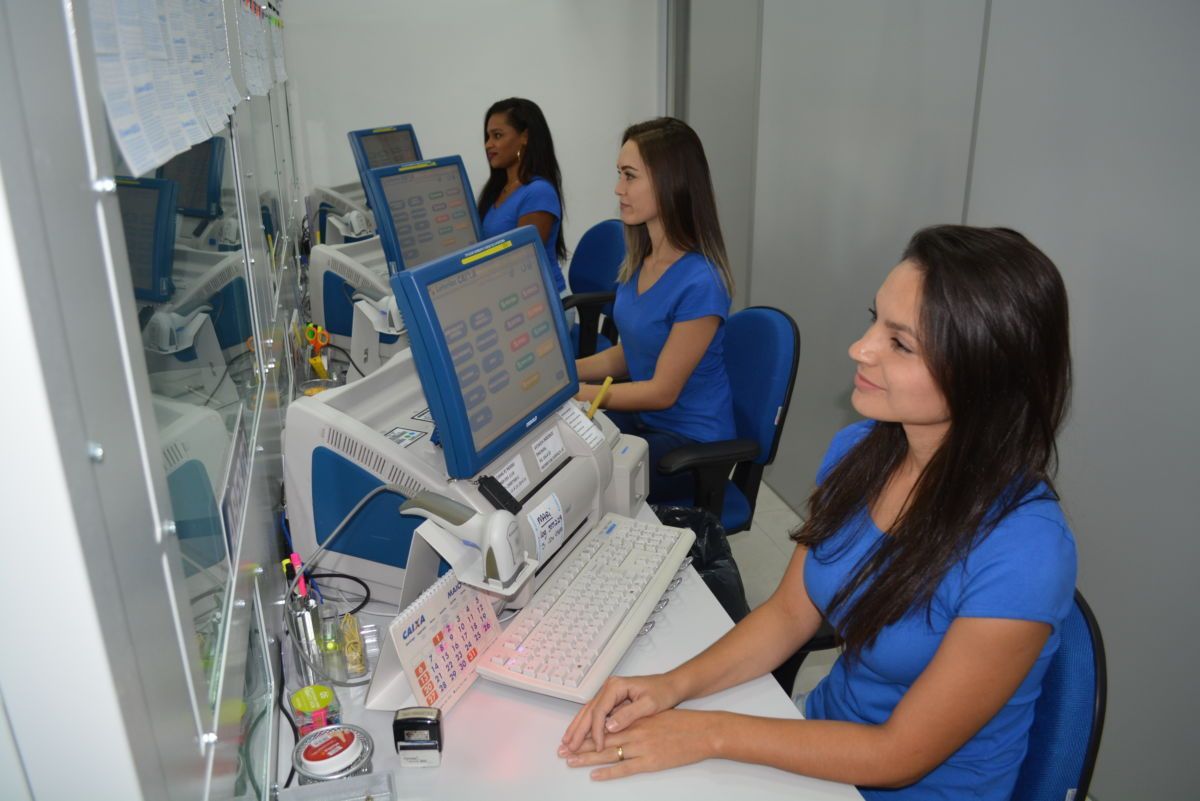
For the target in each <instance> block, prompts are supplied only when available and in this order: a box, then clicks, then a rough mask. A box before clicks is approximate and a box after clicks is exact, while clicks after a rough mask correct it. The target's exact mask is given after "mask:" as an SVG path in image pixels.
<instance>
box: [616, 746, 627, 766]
mask: <svg viewBox="0 0 1200 801" xmlns="http://www.w3.org/2000/svg"><path fill="white" fill-rule="evenodd" d="M623 759H625V749H624V747H622V746H619V745H618V746H617V761H618V762H620V761H622V760H623Z"/></svg>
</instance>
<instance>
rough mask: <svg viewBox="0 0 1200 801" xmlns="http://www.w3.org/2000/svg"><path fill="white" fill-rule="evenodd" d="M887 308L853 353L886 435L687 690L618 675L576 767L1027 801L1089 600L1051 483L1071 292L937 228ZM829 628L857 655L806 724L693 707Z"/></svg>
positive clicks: (576, 725)
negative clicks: (766, 595)
mask: <svg viewBox="0 0 1200 801" xmlns="http://www.w3.org/2000/svg"><path fill="white" fill-rule="evenodd" d="M870 312H871V323H870V326H869V327H868V328H867V331H866V333H865V334H864V335H863V337H862V338H861V339H859V340H858V341H857V342H855V343H854V344H853V345H851V346H850V357H851V358H852V359H853V360H854V361H855V363H856V365H857V371H856V373H855V376H854V391H853V395H852V398H851V399H852V403H853V405H854V408H855V409H856V410H857V411H858V412H859V413H860V414H862V415H863V416H864V417H866V418H868V419H867V420H866V421H864V422H860V423H856V424H854V425H852V426H850V427H849V428H847V429H844V430H843V431H841V432H840V433H838V434H837V436H835V437H834V440H833V444H832V445H831V446H830V448H829V451H828V453H827V454H826V456H825V459H824V461H823V463H822V465H821V467H820V470H819V471H818V474H817V488H816V489H815V490H814V492H813V493H812V496H811V497H810V498H809V504H808V516H807V519H806V521H805V522H804V524H803V526H802V527H801V528H800V529H799V530H798V531H797V532H796V533H795V534H793V539H794V540H795V541H796V543H797V547H796V551H795V555H794V556H793V558H792V561H791V564H790V565H789V566H788V569H787V571H786V573H785V575H784V577H783V580H782V581H781V583H780V586H779V588H778V589H777V590H776V591H775V593H774V595H772V597H771V598H770V599H769V600H768V601H767V602H766V603H764V604H763V605H762V606H760V607H759V608H758V609H756V610H754V611H753V612H752V613H751V614H750V615H749V616H748V617H746V618H745V619H744V620H743V621H742V622H741V623H739V624H738V625H737V626H736V627H735V628H734V629H733V630H732V631H731V632H730V633H729V634H727V635H726V636H725V637H723V638H722V639H721V640H719V641H718V642H717V643H716V644H714V645H713V646H712V647H710V648H709V649H708V650H707V651H705V652H704V653H702V654H701V655H700V656H698V657H696V658H695V659H692V660H691V661H689V662H687V663H685V664H684V665H682V666H681V667H679V668H677V669H675V670H673V671H671V672H670V673H666V674H663V675H660V676H649V677H638V678H613V679H610V680H609V682H608V683H607V684H606V685H605V686H604V688H603V689H602V690H601V691H600V693H599V694H598V695H597V696H596V698H595V699H593V700H592V701H591V702H590V703H589V704H587V705H586V706H585V707H584V709H583V710H582V711H581V712H580V713H579V715H578V716H577V717H576V718H575V720H574V721H573V722H572V724H571V726H570V728H569V729H568V731H567V733H566V735H565V736H564V738H563V745H562V747H561V749H560V753H561V754H562V755H563V756H565V757H567V760H568V764H573V765H604V764H608V765H609V766H608V767H603V768H600V769H599V770H597V771H595V772H594V773H593V776H594V777H595V778H613V777H617V776H624V775H628V774H630V773H637V772H640V771H645V770H658V769H662V768H666V767H671V766H674V765H680V764H686V763H689V762H695V761H698V760H701V759H705V758H707V757H723V758H728V759H738V760H742V761H747V762H756V763H762V764H768V765H774V766H776V767H780V768H783V769H785V770H791V771H794V772H797V773H803V774H806V775H811V776H816V777H820V778H827V779H833V780H835V781H842V782H850V783H854V784H857V785H859V786H860V789H862V791H863V794H864V795H865V796H866V797H867V798H869V799H875V798H902V799H909V798H912V799H917V798H921V799H925V798H947V799H950V798H968V797H969V798H982V799H993V800H995V801H999V800H1000V799H1007V798H1008V797H1009V795H1010V794H1011V792H1012V788H1013V786H1014V783H1015V781H1016V777H1017V772H1018V770H1019V768H1020V764H1021V761H1022V759H1023V757H1024V755H1025V749H1026V743H1027V740H1028V734H1029V728H1030V725H1031V723H1032V720H1033V708H1034V702H1035V700H1036V699H1037V697H1038V694H1039V691H1040V685H1041V680H1042V676H1043V675H1044V673H1045V670H1046V666H1047V664H1048V662H1049V660H1050V658H1051V657H1052V656H1053V654H1054V652H1055V650H1056V649H1057V648H1058V642H1059V634H1058V629H1059V626H1060V624H1061V623H1062V621H1063V620H1064V619H1065V617H1066V615H1067V613H1068V611H1069V610H1070V608H1071V604H1072V597H1073V590H1074V586H1075V570H1076V560H1075V543H1074V539H1073V537H1072V535H1071V532H1070V529H1069V528H1068V526H1067V523H1066V520H1065V519H1064V517H1063V513H1062V510H1061V508H1060V507H1059V504H1058V499H1057V495H1056V494H1055V491H1054V488H1053V485H1052V483H1051V476H1052V474H1053V472H1054V469H1055V461H1056V451H1055V437H1056V435H1057V433H1058V430H1059V427H1060V425H1061V424H1062V421H1063V416H1064V414H1065V412H1066V409H1067V404H1068V398H1069V391H1070V377H1071V362H1070V351H1069V347H1068V336H1067V298H1066V292H1065V289H1064V287H1063V283H1062V279H1061V277H1060V276H1059V273H1058V270H1057V269H1056V268H1055V267H1054V265H1053V264H1052V263H1051V262H1050V260H1049V259H1048V258H1046V256H1045V255H1044V254H1043V253H1042V252H1041V251H1040V250H1038V249H1037V248H1036V247H1035V246H1034V245H1032V244H1031V243H1030V242H1029V241H1028V240H1027V239H1026V238H1025V237H1023V236H1021V235H1020V234H1018V233H1016V232H1015V231H1011V230H1008V229H1003V228H991V229H983V228H970V227H966V226H939V227H935V228H929V229H925V230H923V231H920V232H918V233H917V234H916V235H915V236H914V237H913V239H912V240H911V242H910V243H909V245H908V248H907V249H906V250H905V252H904V256H903V259H902V260H901V262H900V264H899V265H898V266H897V267H896V268H895V269H894V270H892V272H891V273H890V274H889V275H888V277H887V280H885V281H884V283H883V286H882V287H881V288H880V290H879V292H878V294H877V295H876V298H875V303H874V305H873V307H872V308H871V310H870ZM822 616H824V617H825V618H827V619H828V620H829V621H830V623H831V624H832V626H833V628H834V629H835V630H836V632H837V634H838V636H839V637H840V638H841V639H842V641H843V643H844V646H845V651H844V653H843V654H842V655H841V656H840V657H839V659H838V660H837V662H836V663H835V664H834V667H833V669H832V671H831V672H830V674H829V675H828V676H827V677H826V678H825V679H824V680H823V681H822V682H821V683H820V684H819V685H817V687H816V688H815V689H814V690H813V692H812V693H811V694H809V696H808V697H807V700H806V705H805V715H806V717H807V720H802V721H794V720H774V719H765V718H755V717H750V716H743V715H736V714H732V713H705V712H690V711H682V710H677V709H675V706H676V705H677V704H679V703H680V702H681V701H683V700H685V699H687V698H693V697H697V696H701V695H707V694H709V693H713V692H716V691H718V690H721V689H724V688H726V687H730V686H732V685H734V684H738V683H740V682H743V681H746V680H748V679H751V678H754V677H756V676H760V675H763V674H764V673H766V672H767V671H769V670H772V669H773V668H775V667H776V666H778V665H779V664H780V663H782V662H783V661H784V659H786V658H787V657H788V656H789V655H790V654H791V653H793V652H794V651H795V650H796V649H797V648H798V647H799V646H800V645H801V644H803V643H804V642H805V641H806V640H807V639H808V638H809V637H810V636H812V634H813V633H814V632H815V631H816V629H817V627H818V625H819V624H820V621H821V618H822ZM612 763H616V764H612Z"/></svg>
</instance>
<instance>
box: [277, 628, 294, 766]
mask: <svg viewBox="0 0 1200 801" xmlns="http://www.w3.org/2000/svg"><path fill="white" fill-rule="evenodd" d="M283 691H284V683H283V648H282V647H280V649H279V694H278V695H276V696H275V703H276V705H277V706H278V707H279V711H280V712H282V713H283V719H284V720H286V721H287V723H288V726H289V727H290V728H291V730H292V749H293V750H294V749H295V748H296V743H298V742H300V730H299V729H297V728H296V721H294V720H292V713H291V712H288V711H287V708H286V707H285V706H284V705H283ZM277 775H278V774H277ZM295 776H296V765H295V764H294V763H293V764H292V769H291V770H290V771H288V776H287V781H285V782H284V783H283V786H284V788H287V787H289V786H291V784H292V779H293V778H295Z"/></svg>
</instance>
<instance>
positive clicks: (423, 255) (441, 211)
mask: <svg viewBox="0 0 1200 801" xmlns="http://www.w3.org/2000/svg"><path fill="white" fill-rule="evenodd" d="M363 185H364V187H365V188H366V190H367V198H368V199H369V200H370V202H371V208H372V209H374V210H375V220H376V226H377V228H378V229H379V237H380V243H381V244H382V245H383V252H384V254H385V255H386V256H387V261H388V271H389V272H391V273H392V274H395V273H397V272H399V271H400V270H408V269H412V268H413V267H416V266H417V265H420V264H425V263H427V262H430V261H433V260H434V259H438V258H441V257H442V256H445V255H446V254H447V253H453V252H454V251H456V250H461V249H462V248H464V247H468V246H470V245H473V244H475V243H476V242H478V241H479V236H480V234H479V218H478V214H477V213H476V210H475V202H474V199H473V198H472V196H471V185H470V184H469V183H468V181H467V173H466V170H465V169H464V168H463V164H462V159H460V158H459V157H458V156H449V157H447V158H441V159H433V160H432V161H420V162H415V163H412V164H402V165H396V166H391V167H381V168H377V169H373V170H370V171H368V172H367V175H366V180H365V181H364V184H363Z"/></svg>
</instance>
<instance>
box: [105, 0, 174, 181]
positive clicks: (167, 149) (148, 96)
mask: <svg viewBox="0 0 1200 801" xmlns="http://www.w3.org/2000/svg"><path fill="white" fill-rule="evenodd" d="M117 41H118V42H119V43H120V47H121V63H122V64H123V65H124V67H125V76H126V79H127V80H128V81H129V87H130V90H131V91H132V93H133V113H134V115H135V116H136V117H137V121H138V124H139V125H141V127H142V132H143V134H144V135H145V137H146V143H147V144H148V145H149V146H150V149H151V151H152V152H153V154H154V164H153V165H151V166H158V165H159V164H164V163H166V162H167V160H168V159H170V158H171V156H173V155H175V151H174V150H173V149H172V148H171V138H170V135H169V134H168V132H167V128H166V126H165V125H164V124H163V121H162V117H161V114H160V108H161V103H160V101H159V99H158V89H157V87H155V85H154V71H153V68H152V67H151V65H150V60H149V58H148V57H147V52H146V40H145V32H144V30H143V28H142V3H141V0H117ZM132 166H133V165H132V164H131V165H130V167H131V168H132ZM144 172H145V170H142V171H141V172H138V173H136V174H138V175H141V174H143V173H144Z"/></svg>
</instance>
